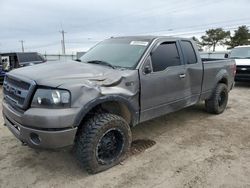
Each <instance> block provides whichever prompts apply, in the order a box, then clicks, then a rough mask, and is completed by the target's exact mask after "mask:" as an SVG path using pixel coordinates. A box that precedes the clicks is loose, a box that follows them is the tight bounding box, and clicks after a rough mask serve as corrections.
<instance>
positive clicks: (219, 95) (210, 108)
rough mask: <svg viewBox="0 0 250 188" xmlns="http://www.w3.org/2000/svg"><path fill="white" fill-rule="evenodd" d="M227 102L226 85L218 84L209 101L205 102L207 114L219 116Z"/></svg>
mask: <svg viewBox="0 0 250 188" xmlns="http://www.w3.org/2000/svg"><path fill="white" fill-rule="evenodd" d="M227 102H228V89H227V85H226V84H223V83H220V84H218V85H217V87H216V89H215V91H214V93H213V95H212V96H211V98H210V99H208V100H206V101H205V107H206V110H207V112H209V113H213V114H220V113H222V112H224V110H225V109H226V107H227Z"/></svg>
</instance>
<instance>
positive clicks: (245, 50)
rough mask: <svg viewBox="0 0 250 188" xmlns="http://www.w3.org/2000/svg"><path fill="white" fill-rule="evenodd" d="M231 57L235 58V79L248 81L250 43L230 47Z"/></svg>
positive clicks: (249, 75)
mask: <svg viewBox="0 0 250 188" xmlns="http://www.w3.org/2000/svg"><path fill="white" fill-rule="evenodd" d="M230 58H231V59H235V62H236V66H237V71H236V76H235V80H236V81H250V45H247V46H238V47H235V48H234V49H232V52H231V54H230Z"/></svg>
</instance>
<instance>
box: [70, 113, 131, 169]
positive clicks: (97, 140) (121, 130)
mask: <svg viewBox="0 0 250 188" xmlns="http://www.w3.org/2000/svg"><path fill="white" fill-rule="evenodd" d="M79 131H80V132H79V133H78V134H77V139H76V143H75V153H76V157H77V159H78V161H79V162H80V165H81V166H82V167H83V168H84V169H86V170H87V171H88V172H89V173H92V174H94V173H98V172H101V171H104V170H107V169H109V168H111V167H113V166H115V165H117V164H119V163H120V162H121V161H122V160H124V159H125V157H126V153H127V152H128V151H129V149H130V145H131V141H132V135H131V131H130V127H129V125H128V124H127V122H126V121H125V120H124V119H123V118H122V117H120V116H117V115H114V114H110V113H101V114H95V115H94V116H93V117H91V118H89V119H88V120H87V121H86V122H85V123H84V124H83V126H82V129H80V130H79ZM110 135H111V136H110ZM105 139H106V140H105ZM108 141H110V142H112V143H115V144H113V145H112V143H111V144H110V143H109V142H108ZM106 142H107V144H106ZM121 143H122V144H121ZM103 145H104V146H106V147H109V146H110V145H111V146H110V147H111V149H110V148H109V149H107V150H104V151H102V150H101V151H99V149H100V148H103V147H101V146H103ZM114 145H115V146H114ZM118 146H119V147H118ZM120 146H121V148H120ZM106 147H104V148H106ZM113 148H117V149H114V151H113V150H112V149H113ZM118 148H119V149H118ZM109 150H112V152H110V153H109V154H110V155H111V156H113V159H109V160H104V158H105V157H103V156H102V155H104V154H102V153H103V152H107V151H109ZM113 153H115V154H114V155H113ZM99 155H100V156H102V157H99ZM110 155H108V156H110ZM104 156H105V155H104Z"/></svg>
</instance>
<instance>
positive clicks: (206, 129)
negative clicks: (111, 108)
mask: <svg viewBox="0 0 250 188" xmlns="http://www.w3.org/2000/svg"><path fill="white" fill-rule="evenodd" d="M249 122H250V84H238V85H236V87H235V88H234V90H233V91H232V92H231V93H230V100H229V105H228V107H227V110H226V111H225V112H224V113H223V114H221V115H211V114H207V113H206V112H204V104H198V105H196V106H193V107H190V108H187V109H184V110H182V111H179V112H176V113H172V114H169V115H166V116H163V117H160V118H157V119H154V120H151V121H148V122H146V123H143V124H140V125H138V126H136V127H135V128H133V130H132V132H133V137H134V139H151V140H154V141H155V142H156V144H155V145H154V146H152V147H151V148H149V149H147V150H146V151H144V152H141V153H140V154H136V155H132V156H130V157H129V158H128V159H127V160H125V161H124V163H123V164H121V165H118V166H116V167H114V168H112V169H110V170H108V171H105V172H102V173H99V174H96V175H89V174H87V173H86V172H85V171H84V170H82V169H80V168H79V166H78V165H77V163H76V162H75V159H74V157H73V155H72V153H71V150H70V149H64V150H59V151H40V150H33V149H30V148H29V147H27V146H22V145H21V144H20V142H19V141H18V140H17V139H16V138H15V137H14V136H13V135H12V134H11V133H10V132H9V131H8V129H7V128H6V127H4V126H0V187H3V188H7V187H60V188H61V187H105V188H108V187H119V188H123V187H124V188H125V187H126V188H127V187H157V188H158V187H164V188H165V187H225V188H230V187H234V188H235V187H250V123H249ZM1 124H3V120H2V118H1Z"/></svg>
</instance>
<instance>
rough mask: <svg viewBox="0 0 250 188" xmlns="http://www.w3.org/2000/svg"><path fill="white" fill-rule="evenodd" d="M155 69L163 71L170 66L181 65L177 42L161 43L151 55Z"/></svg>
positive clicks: (155, 70)
mask: <svg viewBox="0 0 250 188" xmlns="http://www.w3.org/2000/svg"><path fill="white" fill-rule="evenodd" d="M151 60H152V67H153V71H154V72H157V71H162V70H165V69H166V68H167V67H170V66H178V65H181V61H180V56H179V53H178V50H177V46H176V43H175V42H164V43H162V44H160V45H159V46H158V47H157V49H156V50H155V51H154V52H153V54H152V56H151Z"/></svg>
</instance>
